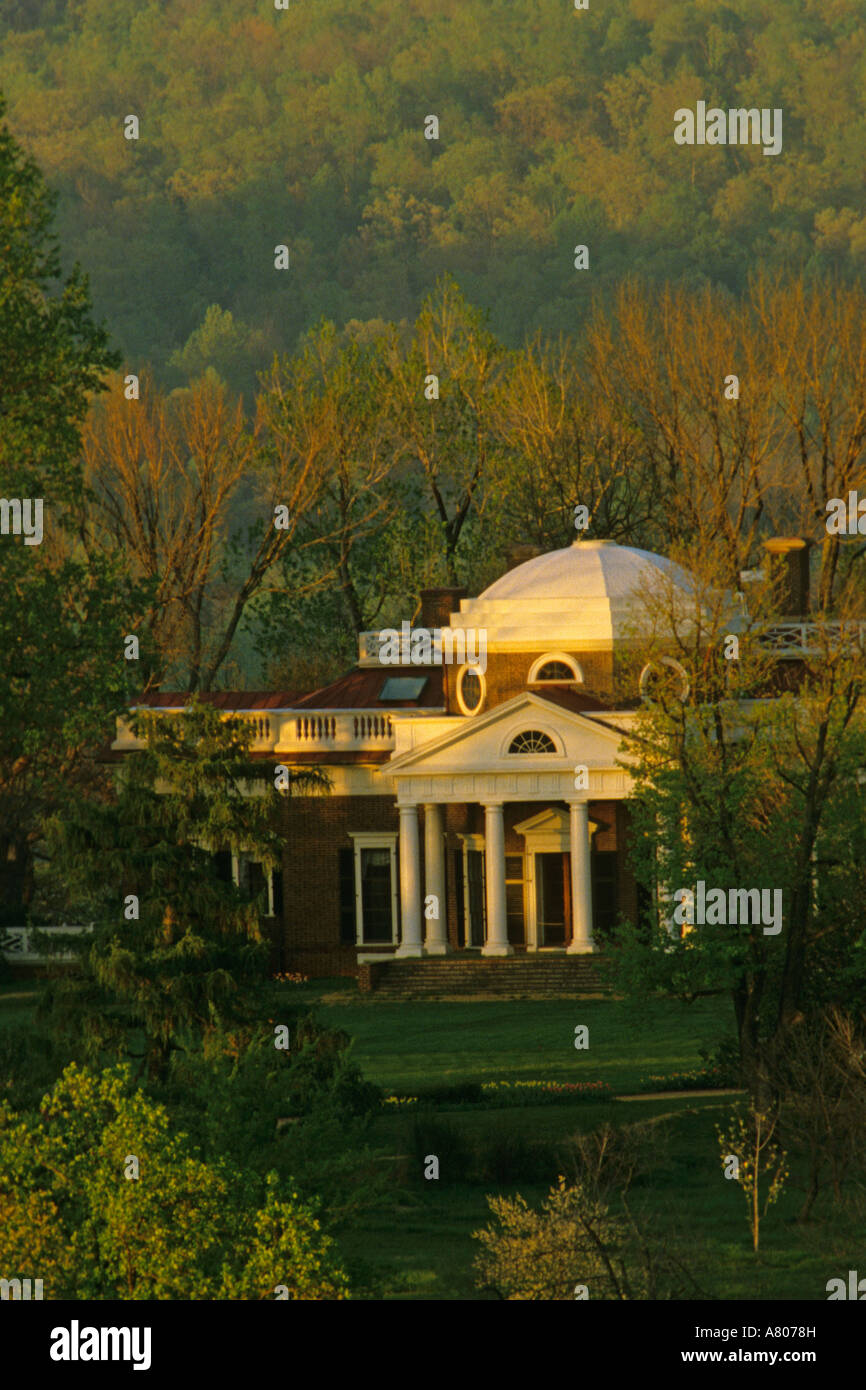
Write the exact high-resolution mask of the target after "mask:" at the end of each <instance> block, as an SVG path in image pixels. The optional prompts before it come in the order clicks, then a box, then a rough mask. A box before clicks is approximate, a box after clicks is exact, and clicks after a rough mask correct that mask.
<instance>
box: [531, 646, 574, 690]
mask: <svg viewBox="0 0 866 1390" xmlns="http://www.w3.org/2000/svg"><path fill="white" fill-rule="evenodd" d="M571 682H576V683H577V684H578V685H582V684H583V671H582V670H581V669H580V665H579V664H578V662H577V661H575V659H574V657H573V656H570V655H569V653H568V652H545V654H544V656H540V657H538V659H537V660H536V661H533V663H532V666H531V667H530V669H529V676H528V678H527V685H563V684H569V683H571Z"/></svg>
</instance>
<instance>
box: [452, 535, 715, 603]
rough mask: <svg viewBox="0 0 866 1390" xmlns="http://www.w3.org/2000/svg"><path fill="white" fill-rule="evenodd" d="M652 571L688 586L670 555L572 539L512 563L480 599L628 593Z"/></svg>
mask: <svg viewBox="0 0 866 1390" xmlns="http://www.w3.org/2000/svg"><path fill="white" fill-rule="evenodd" d="M650 577H652V578H654V579H656V580H658V579H662V578H666V579H668V580H669V581H673V583H675V584H676V585H677V587H680V588H683V589H686V590H689V589H690V588H691V584H690V580H689V576H688V575H687V574H686V572H685V570H683V569H681V568H680V566H679V565H676V564H674V562H673V560H667V559H665V557H664V556H663V555H654V554H653V553H652V551H651V550H637V549H636V548H635V547H634V546H630V545H618V544H617V542H616V541H574V542H573V543H572V544H571V545H569V546H567V547H566V548H565V549H564V550H550V551H548V552H547V553H546V554H545V555H536V556H535V558H534V559H532V560H526V561H525V562H524V564H522V565H517V566H516V567H515V568H514V569H513V570H509V572H508V573H507V574H503V575H502V577H501V579H497V580H496V581H495V583H493V584H491V585H490V587H489V588H487V589H485V590H484V592H483V594H481V596H480V597H481V599H482V600H484V599H512V600H514V599H518V600H519V599H550V598H562V599H578V598H579V599H608V600H611V599H627V598H629V597H632V596H634V595H635V593H637V592H640V591H641V589H644V588H645V587H646V585H647V580H648V579H649V578H650Z"/></svg>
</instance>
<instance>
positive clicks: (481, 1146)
mask: <svg viewBox="0 0 866 1390" xmlns="http://www.w3.org/2000/svg"><path fill="white" fill-rule="evenodd" d="M473 1177H474V1179H475V1181H480V1182H485V1183H495V1184H496V1186H497V1187H507V1186H509V1185H510V1184H512V1183H515V1182H532V1183H536V1182H552V1181H553V1180H554V1178H555V1177H556V1157H555V1154H554V1151H553V1147H552V1146H551V1145H550V1144H545V1143H541V1142H539V1141H538V1140H533V1139H528V1138H527V1137H526V1135H525V1134H523V1133H522V1132H521V1131H520V1130H516V1131H515V1130H514V1129H512V1128H510V1127H508V1126H505V1125H503V1126H499V1127H497V1128H495V1129H492V1130H488V1131H487V1133H486V1134H485V1135H484V1136H483V1138H482V1139H481V1140H480V1141H479V1143H478V1146H477V1148H476V1163H475V1171H474V1173H473Z"/></svg>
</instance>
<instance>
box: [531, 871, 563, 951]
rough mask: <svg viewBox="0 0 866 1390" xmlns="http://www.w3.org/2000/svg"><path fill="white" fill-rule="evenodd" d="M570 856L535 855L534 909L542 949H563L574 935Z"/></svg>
mask: <svg viewBox="0 0 866 1390" xmlns="http://www.w3.org/2000/svg"><path fill="white" fill-rule="evenodd" d="M570 862H571V860H570V855H568V854H567V853H566V854H563V853H559V852H557V853H545V854H536V856H535V894H536V899H535V910H536V921H537V923H538V944H539V946H564V945H565V943H566V941H567V940H568V939H569V936H570V934H571V932H570V928H571V923H570V917H571V911H570V909H571V893H570V882H569V867H570Z"/></svg>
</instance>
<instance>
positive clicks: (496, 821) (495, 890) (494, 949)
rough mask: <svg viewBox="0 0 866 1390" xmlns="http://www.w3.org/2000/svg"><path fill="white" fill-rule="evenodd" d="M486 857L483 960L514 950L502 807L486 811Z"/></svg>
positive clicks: (495, 804)
mask: <svg viewBox="0 0 866 1390" xmlns="http://www.w3.org/2000/svg"><path fill="white" fill-rule="evenodd" d="M484 855H485V870H486V875H487V940H486V941H485V943H484V945H483V946H482V948H481V954H482V956H513V955H514V947H513V946H509V944H508V922H507V918H506V915H505V821H504V819H503V815H502V803H501V802H498V801H497V802H493V803H488V804H487V805H485V807H484Z"/></svg>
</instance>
